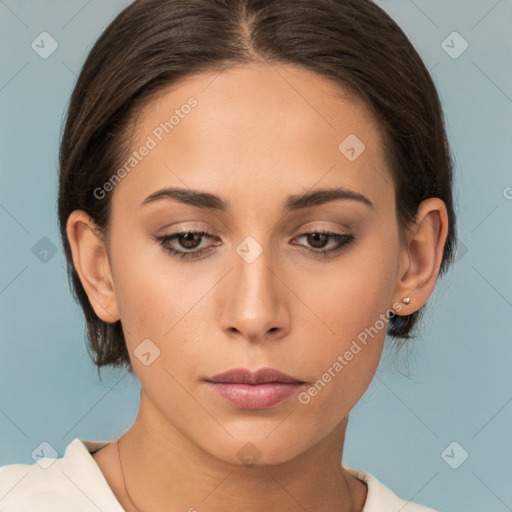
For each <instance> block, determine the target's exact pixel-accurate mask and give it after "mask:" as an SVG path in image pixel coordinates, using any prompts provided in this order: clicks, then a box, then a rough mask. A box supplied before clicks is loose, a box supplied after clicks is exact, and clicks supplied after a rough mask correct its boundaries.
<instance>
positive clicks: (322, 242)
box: [294, 231, 355, 256]
mask: <svg viewBox="0 0 512 512" xmlns="http://www.w3.org/2000/svg"><path fill="white" fill-rule="evenodd" d="M298 238H306V241H307V244H308V246H309V247H306V249H305V250H306V251H308V252H309V253H312V254H320V255H322V256H328V255H334V254H335V253H337V252H338V251H341V250H342V249H343V248H344V247H347V246H349V245H350V244H351V243H353V242H354V240H355V236H354V235H351V234H341V233H331V232H328V231H312V232H310V233H302V235H299V237H298ZM331 239H332V240H335V241H337V242H338V243H337V244H335V245H334V247H332V248H331V249H324V247H326V246H327V244H328V242H329V240H331ZM294 245H295V244H294ZM299 245H300V244H299Z"/></svg>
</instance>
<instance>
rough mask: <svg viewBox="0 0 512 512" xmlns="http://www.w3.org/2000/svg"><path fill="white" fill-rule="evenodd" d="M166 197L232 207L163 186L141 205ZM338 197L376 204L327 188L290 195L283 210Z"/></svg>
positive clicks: (208, 206)
mask: <svg viewBox="0 0 512 512" xmlns="http://www.w3.org/2000/svg"><path fill="white" fill-rule="evenodd" d="M164 199H176V200H177V201H180V202H181V203H184V204H188V205H191V206H195V207H197V208H203V209H207V210H215V211H220V212H227V211H228V210H229V207H230V203H229V201H227V200H225V199H223V198H222V197H219V196H217V195H215V194H211V193H209V192H203V191H200V190H191V189H184V188H163V189H160V190H157V191H156V192H153V193H152V194H151V195H150V196H148V197H146V199H144V201H143V202H142V203H141V205H140V206H144V205H146V204H150V203H154V202H156V201H160V200H164ZM338 199H344V200H353V201H358V202H360V203H362V204H364V205H366V206H368V207H370V208H375V206H374V204H373V203H372V202H371V201H370V200H369V199H368V198H367V197H365V196H364V195H362V194H359V193H358V192H354V191H353V190H349V189H346V188H326V189H316V190H312V191H309V192H306V193H304V194H297V195H291V196H289V197H288V198H287V199H286V201H285V203H284V206H283V210H284V211H295V210H299V209H302V208H308V207H310V206H318V205H321V204H325V203H329V202H331V201H335V200H338Z"/></svg>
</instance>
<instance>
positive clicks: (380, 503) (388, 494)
mask: <svg viewBox="0 0 512 512" xmlns="http://www.w3.org/2000/svg"><path fill="white" fill-rule="evenodd" d="M344 469H345V470H346V471H347V472H348V473H350V474H351V475H353V476H355V477H356V478H358V479H359V480H361V481H363V482H365V483H366V485H367V487H368V494H367V496H366V502H365V504H364V508H363V510H362V512H439V511H437V510H434V509H433V508H429V507H426V506H424V505H419V504H417V503H413V502H411V501H406V500H403V499H401V498H399V497H398V496H397V495H396V494H395V493H394V492H393V491H392V490H391V489H390V488H389V487H387V486H385V485H384V484H383V483H382V482H380V481H379V480H378V479H377V478H376V477H375V476H374V475H372V474H371V473H368V472H367V471H362V470H359V469H352V468H347V467H346V466H344Z"/></svg>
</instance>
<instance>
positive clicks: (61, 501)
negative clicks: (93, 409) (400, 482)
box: [0, 438, 436, 512]
mask: <svg viewBox="0 0 512 512" xmlns="http://www.w3.org/2000/svg"><path fill="white" fill-rule="evenodd" d="M109 442H110V441H85V440H82V439H79V438H75V439H73V441H71V443H69V445H68V446H67V448H66V451H65V453H64V456H63V457H60V458H58V457H56V458H50V457H42V458H40V459H39V460H38V461H37V462H34V463H33V464H10V465H6V466H1V467H0V510H1V511H2V512H36V511H37V512H69V511H70V510H72V511H73V512H98V510H101V511H104V512H124V509H123V507H122V506H121V504H120V503H119V502H118V501H117V499H116V497H115V495H114V493H113V492H112V489H110V487H109V485H108V483H107V481H106V480H105V477H104V476H103V473H102V472H101V470H100V468H99V466H98V465H97V464H96V461H95V460H94V459H93V458H92V455H91V453H94V452H95V451H96V450H99V449H100V448H103V447H104V446H106V445H107V444H108V443H109ZM43 453H44V452H43ZM344 468H345V469H346V470H347V471H348V472H349V473H350V474H352V475H353V476H355V477H356V478H358V479H359V480H362V481H363V482H366V485H367V486H368V494H367V497H366V502H365V505H364V508H363V512H399V511H400V512H436V511H435V510H434V509H432V508H428V507H424V506H422V505H417V504H414V503H412V502H409V501H405V500H402V499H400V498H398V497H397V495H396V494H395V493H394V492H393V491H391V490H390V489H389V488H388V487H386V486H385V485H384V484H382V483H381V482H379V480H377V479H376V478H375V477H374V476H373V475H372V474H371V473H367V472H366V471H360V470H357V469H350V468H347V467H346V466H344Z"/></svg>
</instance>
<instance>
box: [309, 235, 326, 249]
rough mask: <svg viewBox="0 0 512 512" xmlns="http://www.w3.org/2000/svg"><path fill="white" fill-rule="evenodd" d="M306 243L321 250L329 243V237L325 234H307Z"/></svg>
mask: <svg viewBox="0 0 512 512" xmlns="http://www.w3.org/2000/svg"><path fill="white" fill-rule="evenodd" d="M306 237H307V239H308V242H309V243H310V244H311V245H312V247H314V248H315V249H323V248H324V247H325V245H326V244H327V242H328V241H329V235H326V234H325V233H309V234H307V235H306Z"/></svg>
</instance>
